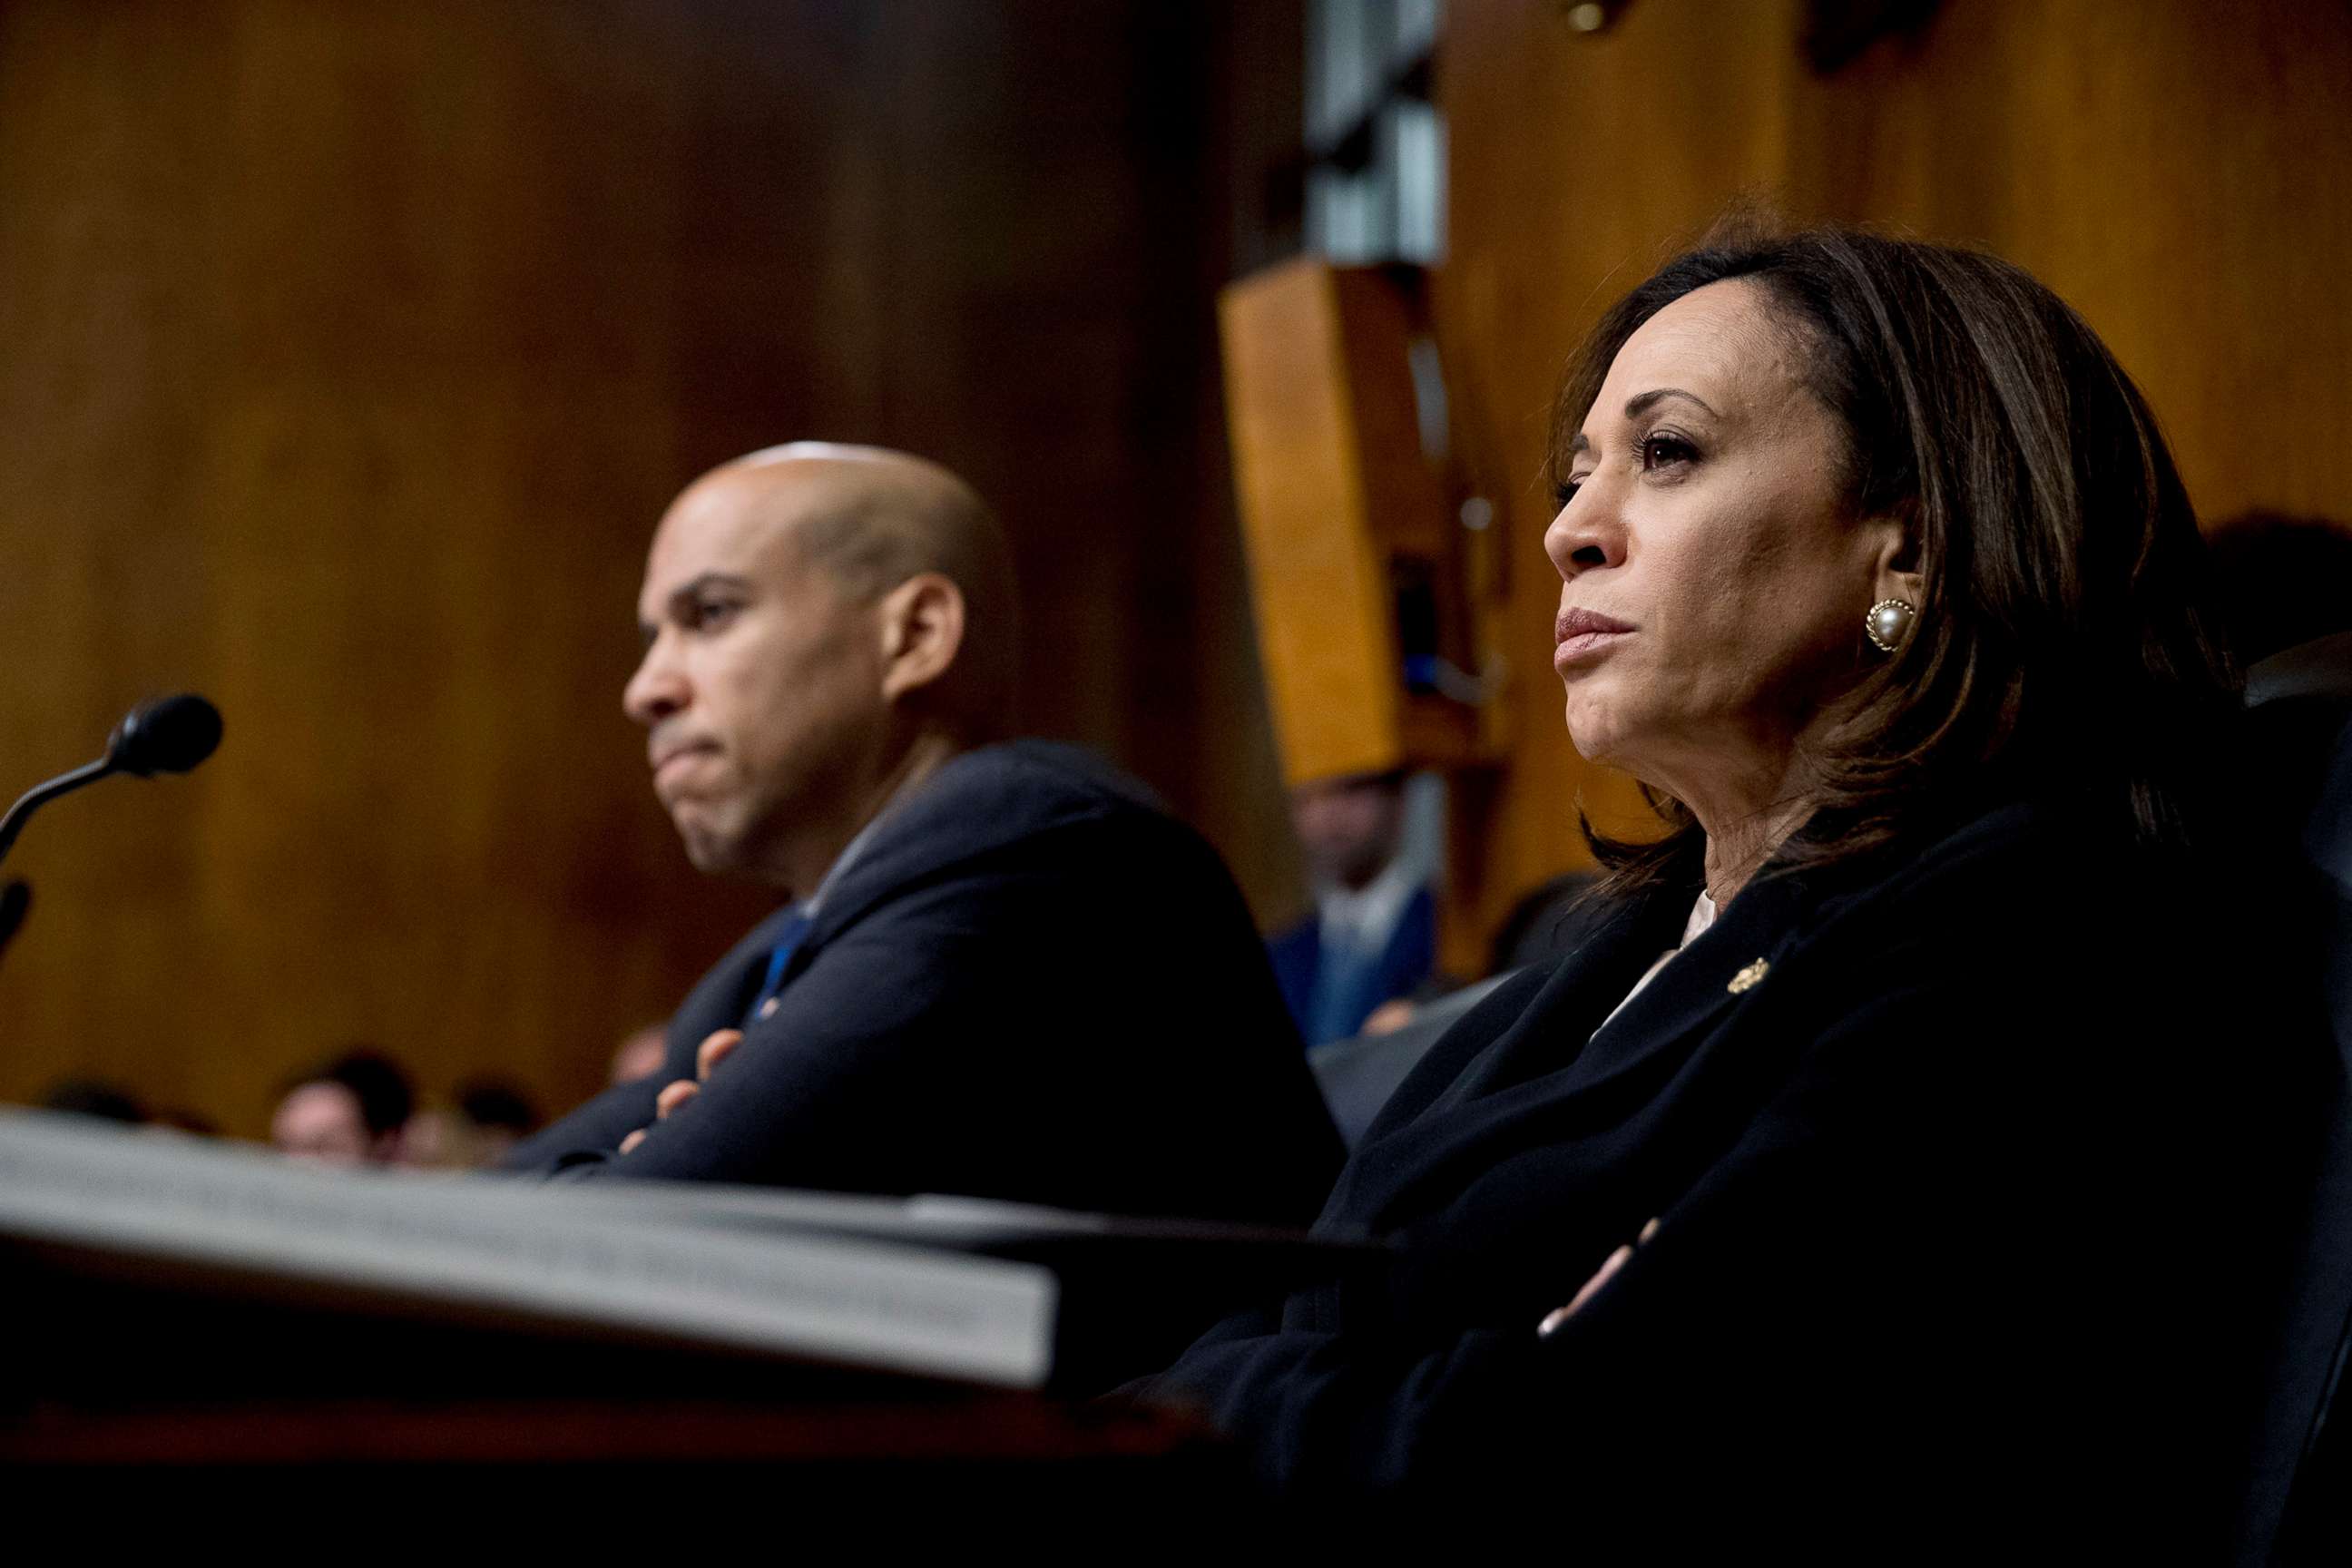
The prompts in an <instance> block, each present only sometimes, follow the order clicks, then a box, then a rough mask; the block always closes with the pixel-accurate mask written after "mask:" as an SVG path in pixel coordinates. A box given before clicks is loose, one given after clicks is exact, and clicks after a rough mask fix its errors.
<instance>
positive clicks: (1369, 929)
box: [1316, 855, 1421, 952]
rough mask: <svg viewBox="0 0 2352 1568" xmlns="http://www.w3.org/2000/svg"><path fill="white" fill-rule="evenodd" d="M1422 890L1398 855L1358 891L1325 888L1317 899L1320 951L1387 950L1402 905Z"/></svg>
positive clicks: (1399, 917)
mask: <svg viewBox="0 0 2352 1568" xmlns="http://www.w3.org/2000/svg"><path fill="white" fill-rule="evenodd" d="M1419 891H1421V882H1420V880H1419V879H1417V878H1416V877H1415V876H1414V875H1413V873H1412V868H1410V867H1408V866H1407V865H1406V864H1405V861H1404V857H1402V856H1401V855H1400V856H1397V857H1395V858H1391V860H1390V861H1389V863H1388V864H1387V865H1385V866H1383V867H1381V874H1380V875H1379V876H1377V877H1375V878H1373V879H1371V880H1370V881H1369V882H1367V883H1365V884H1364V885H1363V886H1362V887H1361V888H1359V889H1348V888H1338V887H1334V888H1327V889H1324V890H1323V892H1322V894H1321V895H1320V896H1319V897H1318V899H1317V900H1316V914H1317V918H1318V922H1319V929H1318V935H1319V936H1320V937H1321V939H1322V942H1323V949H1324V951H1325V952H1330V951H1332V950H1333V949H1346V950H1347V951H1349V952H1381V951H1383V950H1384V949H1385V948H1387V946H1388V944H1389V938H1390V937H1391V935H1393V934H1395V931H1396V928H1397V922H1398V921H1401V920H1402V919H1404V910H1405V906H1406V905H1407V904H1409V903H1411V902H1412V896H1413V895H1414V894H1415V893H1417V892H1419Z"/></svg>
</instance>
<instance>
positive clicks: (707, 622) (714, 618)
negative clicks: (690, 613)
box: [694, 599, 735, 632]
mask: <svg viewBox="0 0 2352 1568" xmlns="http://www.w3.org/2000/svg"><path fill="white" fill-rule="evenodd" d="M734 615H735V606H734V605H732V604H730V603H729V602H728V601H726V600H724V599H707V600H704V601H703V602H702V603H700V604H698V605H695V606H694V626H695V629H696V630H697V631H705V632H707V631H711V630H714V629H716V628H717V627H719V626H725V625H726V624H727V623H728V622H729V621H730V620H731V619H732V618H733V617H734Z"/></svg>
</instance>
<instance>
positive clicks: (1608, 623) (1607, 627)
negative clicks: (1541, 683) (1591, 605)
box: [1551, 610, 1633, 669]
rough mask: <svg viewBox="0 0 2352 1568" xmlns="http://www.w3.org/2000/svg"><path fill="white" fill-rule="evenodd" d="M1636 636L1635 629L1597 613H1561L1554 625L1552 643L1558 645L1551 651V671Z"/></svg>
mask: <svg viewBox="0 0 2352 1568" xmlns="http://www.w3.org/2000/svg"><path fill="white" fill-rule="evenodd" d="M1631 636H1633V627H1632V626H1628V625H1626V624H1625V623H1624V622H1623V621H1621V620H1619V619H1618V618H1617V617H1616V616H1604V615H1602V614H1601V613H1600V612H1599V611H1597V610H1562V611H1561V612H1560V613H1559V619H1558V620H1557V621H1555V622H1553V623H1552V640H1553V641H1554V642H1555V643H1557V644H1558V645H1559V646H1558V647H1555V648H1554V649H1553V651H1552V656H1551V663H1552V668H1554V669H1560V668H1565V667H1567V666H1568V665H1569V664H1570V663H1573V662H1574V661H1575V660H1577V659H1580V658H1584V657H1585V656H1586V655H1588V654H1592V653H1598V652H1600V651H1601V650H1602V649H1604V648H1607V647H1612V646H1614V645H1615V644H1617V643H1620V642H1622V641H1623V640H1624V639H1625V638H1627V637H1631Z"/></svg>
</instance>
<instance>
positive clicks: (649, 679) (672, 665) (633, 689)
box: [621, 633, 687, 728]
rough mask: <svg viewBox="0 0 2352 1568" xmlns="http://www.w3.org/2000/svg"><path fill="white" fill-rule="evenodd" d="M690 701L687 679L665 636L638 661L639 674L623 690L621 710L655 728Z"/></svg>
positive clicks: (647, 648)
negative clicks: (687, 700)
mask: <svg viewBox="0 0 2352 1568" xmlns="http://www.w3.org/2000/svg"><path fill="white" fill-rule="evenodd" d="M686 698H687V686H686V677H685V674H684V672H682V671H681V670H679V668H677V658H675V656H674V655H673V654H672V653H671V652H670V647H669V637H668V635H667V633H665V634H663V635H661V636H659V637H655V638H654V640H653V641H652V642H650V643H647V644H646V657H645V658H641V659H639V660H638V661H637V671H636V673H635V675H632V676H630V677H629V683H628V684H627V685H626V686H624V687H623V688H621V710H622V711H623V712H625V713H626V714H627V715H628V716H629V717H630V718H632V719H634V720H635V721H637V722H638V723H640V724H643V725H645V726H646V727H647V728H651V727H652V726H654V725H655V724H657V723H659V722H661V721H663V720H664V719H667V718H668V717H669V716H670V715H671V714H673V713H675V712H677V710H679V709H681V708H683V707H685V706H686Z"/></svg>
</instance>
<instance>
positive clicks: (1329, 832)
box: [1290, 777, 1403, 888]
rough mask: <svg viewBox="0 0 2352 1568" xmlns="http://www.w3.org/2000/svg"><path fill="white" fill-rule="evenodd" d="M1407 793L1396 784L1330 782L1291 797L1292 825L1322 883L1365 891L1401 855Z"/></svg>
mask: <svg viewBox="0 0 2352 1568" xmlns="http://www.w3.org/2000/svg"><path fill="white" fill-rule="evenodd" d="M1402 800H1403V795H1402V786H1401V785H1400V784H1398V783H1397V781H1396V780H1394V779H1393V778H1388V777H1376V778H1344V779H1326V780H1323V781H1321V782H1319V783H1316V784H1301V785H1300V786H1299V787H1298V788H1297V789H1296V790H1294V791H1292V792H1291V796H1290V820H1291V824H1292V826H1295V827H1296V828H1297V831H1298V843H1299V847H1300V848H1302V849H1304V850H1305V851H1306V854H1307V875H1308V876H1309V877H1310V878H1312V879H1314V880H1315V881H1316V882H1318V883H1320V884H1324V885H1327V886H1328V885H1330V884H1334V883H1336V884H1338V885H1339V886H1340V887H1343V888H1361V887H1365V886H1367V885H1369V884H1370V881H1371V879H1373V878H1375V877H1377V876H1379V875H1380V874H1381V868H1383V867H1385V866H1386V865H1387V864H1388V863H1389V860H1390V858H1391V857H1393V856H1394V855H1395V854H1396V847H1397V836H1398V830H1399V828H1400V826H1402V816H1403V806H1402Z"/></svg>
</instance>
